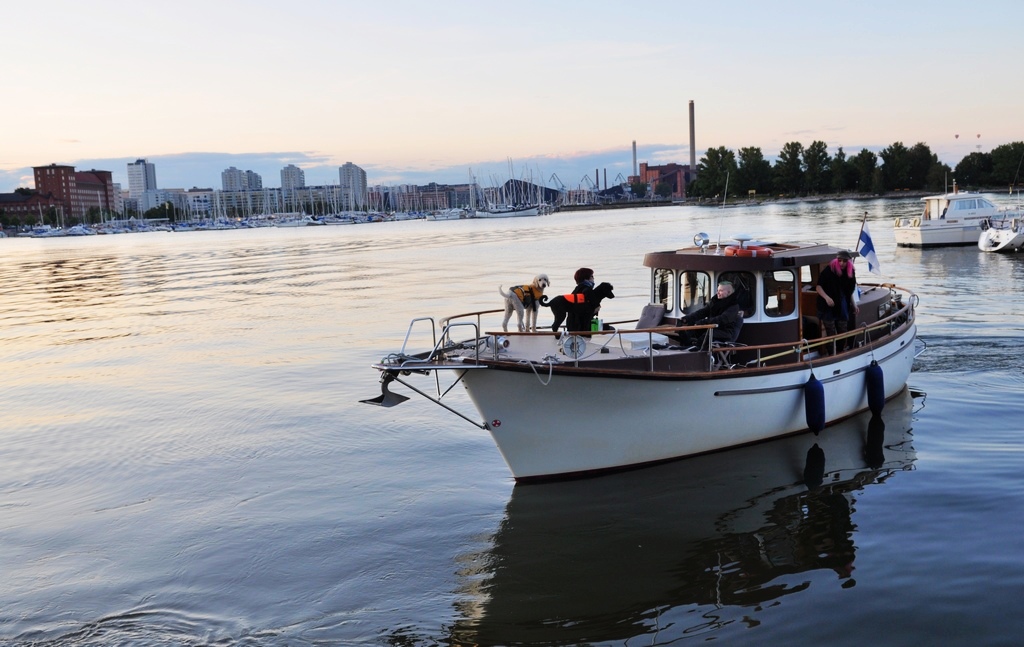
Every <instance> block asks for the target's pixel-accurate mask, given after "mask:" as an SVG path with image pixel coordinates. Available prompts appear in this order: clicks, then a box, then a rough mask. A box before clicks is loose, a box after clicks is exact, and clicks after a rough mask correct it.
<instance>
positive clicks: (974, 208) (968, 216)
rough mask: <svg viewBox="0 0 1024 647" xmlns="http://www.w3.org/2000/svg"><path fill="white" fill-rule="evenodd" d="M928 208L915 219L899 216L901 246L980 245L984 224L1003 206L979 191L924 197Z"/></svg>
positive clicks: (896, 228) (925, 207)
mask: <svg viewBox="0 0 1024 647" xmlns="http://www.w3.org/2000/svg"><path fill="white" fill-rule="evenodd" d="M921 202H923V203H924V211H923V212H922V213H921V215H920V216H917V217H915V218H897V219H896V222H895V223H894V227H895V238H896V244H897V245H899V246H900V247H947V246H955V245H964V246H966V245H977V244H978V238H979V237H980V236H981V232H982V227H983V223H985V222H986V221H987V220H988V219H989V218H992V217H995V216H999V215H1000V213H1001V212H1000V209H999V207H998V206H996V205H995V204H994V203H993V202H992V201H991V200H989V199H988V198H986V197H984V196H982V195H981V194H979V193H971V192H966V191H965V192H959V191H957V190H956V185H955V184H954V185H953V193H944V194H941V195H930V196H925V197H923V198H921Z"/></svg>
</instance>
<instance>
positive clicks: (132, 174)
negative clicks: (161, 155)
mask: <svg viewBox="0 0 1024 647" xmlns="http://www.w3.org/2000/svg"><path fill="white" fill-rule="evenodd" d="M155 190H156V166H155V165H153V164H151V163H149V162H147V161H146V160H135V161H134V162H132V163H131V164H129V165H128V195H129V196H130V197H131V198H132V200H140V199H142V196H143V195H145V193H146V191H155Z"/></svg>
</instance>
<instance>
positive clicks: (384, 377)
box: [360, 371, 409, 407]
mask: <svg viewBox="0 0 1024 647" xmlns="http://www.w3.org/2000/svg"><path fill="white" fill-rule="evenodd" d="M395 379H396V377H395V374H394V373H391V372H390V371H385V372H383V373H382V374H381V376H380V395H379V396H377V397H376V398H370V399H369V400H360V402H362V403H364V404H373V405H376V406H378V407H393V406H395V405H398V404H402V403H403V402H405V401H406V400H408V399H409V398H408V396H404V395H401V394H398V393H392V392H391V391H389V390H388V384H390V383H391V382H393V381H395Z"/></svg>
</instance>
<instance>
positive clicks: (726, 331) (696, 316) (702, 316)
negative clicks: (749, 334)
mask: <svg viewBox="0 0 1024 647" xmlns="http://www.w3.org/2000/svg"><path fill="white" fill-rule="evenodd" d="M738 296H739V295H738V294H736V290H735V289H734V288H733V286H732V283H730V282H728V281H719V282H718V290H717V291H716V292H715V296H713V297H711V301H710V302H709V303H708V305H706V306H704V307H703V308H701V309H700V310H697V311H695V312H692V313H690V314H688V315H686V316H685V317H683V318H682V319H680V320H679V325H681V326H703V325H706V324H716V325H717V326H718V327H717V328H715V329H714V332H713V333H712V336H711V339H712V340H713V341H718V342H733V341H736V337H737V336H738V335H739V332H740V326H742V325H743V315H742V313H741V312H740V305H739V302H738ZM703 338H704V334H703V333H699V332H698V333H697V334H694V333H691V332H689V331H685V330H684V331H682V339H683V341H684V342H688V343H689V344H690V345H691V346H696V345H697V344H698V343H700V341H701V340H702V339H703Z"/></svg>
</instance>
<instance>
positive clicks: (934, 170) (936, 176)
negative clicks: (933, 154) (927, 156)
mask: <svg viewBox="0 0 1024 647" xmlns="http://www.w3.org/2000/svg"><path fill="white" fill-rule="evenodd" d="M952 177H953V171H952V170H951V169H950V168H949V165H948V164H943V163H942V162H939V163H937V164H932V167H931V168H930V169H928V177H927V179H926V180H925V185H924V188H925V189H927V190H929V191H942V192H943V193H945V191H946V184H947V183H948V182H949V181H950V179H952Z"/></svg>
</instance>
